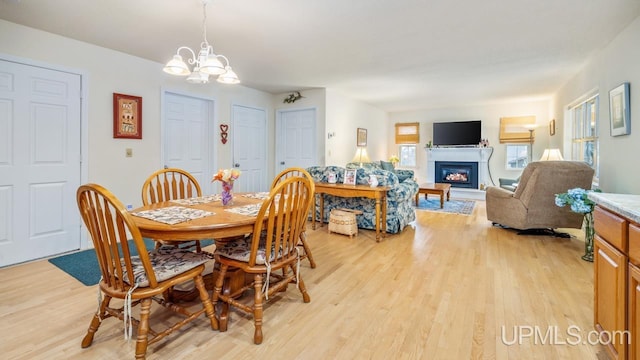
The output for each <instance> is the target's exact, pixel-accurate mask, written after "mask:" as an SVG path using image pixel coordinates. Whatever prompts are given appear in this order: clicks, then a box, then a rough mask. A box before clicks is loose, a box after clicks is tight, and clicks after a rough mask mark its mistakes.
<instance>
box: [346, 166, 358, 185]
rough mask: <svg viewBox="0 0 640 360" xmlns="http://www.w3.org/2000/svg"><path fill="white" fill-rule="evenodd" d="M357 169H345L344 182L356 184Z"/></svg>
mask: <svg viewBox="0 0 640 360" xmlns="http://www.w3.org/2000/svg"><path fill="white" fill-rule="evenodd" d="M356 171H357V169H346V170H345V171H344V184H345V185H355V184H356Z"/></svg>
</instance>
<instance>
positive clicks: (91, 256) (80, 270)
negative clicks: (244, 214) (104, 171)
mask: <svg viewBox="0 0 640 360" xmlns="http://www.w3.org/2000/svg"><path fill="white" fill-rule="evenodd" d="M144 243H145V245H146V246H147V249H153V248H154V247H155V242H154V241H153V240H151V239H144ZM211 244H213V241H211V240H204V241H201V242H200V245H201V246H203V247H204V246H208V245H211ZM129 249H131V253H132V255H138V252H137V250H136V247H135V245H134V244H133V240H129ZM49 262H50V263H52V264H53V265H55V266H57V267H58V268H60V270H62V271H64V272H66V273H67V274H69V275H71V276H73V277H74V278H75V279H76V280H78V281H80V282H81V283H83V284H84V285H86V286H92V285H95V284H97V283H98V282H99V281H100V268H99V266H98V259H97V258H96V252H95V250H94V249H87V250H82V251H78V252H75V253H72V254H67V255H61V256H58V257H54V258H51V259H49Z"/></svg>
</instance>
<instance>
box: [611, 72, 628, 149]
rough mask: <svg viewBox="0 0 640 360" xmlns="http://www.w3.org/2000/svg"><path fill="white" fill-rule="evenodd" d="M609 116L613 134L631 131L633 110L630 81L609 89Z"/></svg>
mask: <svg viewBox="0 0 640 360" xmlns="http://www.w3.org/2000/svg"><path fill="white" fill-rule="evenodd" d="M609 116H610V121H611V136H620V135H629V134H630V133H631V111H630V109H629V83H628V82H625V83H622V84H620V85H618V86H616V87H615V88H613V89H612V90H611V91H609Z"/></svg>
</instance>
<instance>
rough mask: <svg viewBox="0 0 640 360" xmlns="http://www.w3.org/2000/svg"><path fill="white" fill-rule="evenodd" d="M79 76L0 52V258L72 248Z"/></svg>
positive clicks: (76, 242)
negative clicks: (0, 55)
mask: <svg viewBox="0 0 640 360" xmlns="http://www.w3.org/2000/svg"><path fill="white" fill-rule="evenodd" d="M80 84H81V77H80V75H78V74H70V73H67V72H62V71H56V70H51V69H45V68H42V67H37V66H30V65H25V64H20V63H16V62H11V61H5V60H0V266H5V265H10V264H15V263H19V262H24V261H28V260H33V259H37V258H41V257H46V256H51V255H54V254H59V253H62V252H67V251H71V250H76V249H79V248H80V216H79V212H78V207H77V205H76V190H77V189H78V186H80V159H81V158H80V130H81V129H80V123H81V122H80V118H81V111H80V101H81V98H80V96H81V85H80Z"/></svg>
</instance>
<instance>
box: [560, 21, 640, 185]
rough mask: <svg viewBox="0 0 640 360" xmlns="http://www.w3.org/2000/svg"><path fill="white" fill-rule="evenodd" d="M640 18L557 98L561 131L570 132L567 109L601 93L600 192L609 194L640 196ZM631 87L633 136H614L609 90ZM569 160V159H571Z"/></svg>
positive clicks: (567, 141) (567, 136)
mask: <svg viewBox="0 0 640 360" xmlns="http://www.w3.org/2000/svg"><path fill="white" fill-rule="evenodd" d="M639 44H640V17H638V18H637V19H636V20H635V21H633V22H632V23H631V24H630V25H629V26H628V27H627V28H626V29H625V30H623V31H622V32H621V33H620V34H619V35H618V36H617V37H616V38H615V39H614V40H613V41H611V42H610V43H609V44H608V45H607V46H606V47H605V48H604V49H602V51H600V52H599V53H597V54H596V55H594V56H593V57H592V58H591V59H590V60H589V61H588V62H587V63H586V65H585V67H584V68H583V69H582V70H581V71H580V73H579V74H578V75H577V76H576V77H574V78H573V79H572V80H571V81H569V82H568V83H567V84H566V85H564V86H563V87H562V88H561V89H560V90H559V91H558V92H557V94H556V96H555V98H554V109H553V111H554V114H555V117H556V119H561V124H560V126H559V128H560V129H569V128H570V124H569V122H570V119H569V118H565V112H566V109H567V106H568V105H569V104H571V103H572V102H574V101H575V100H576V99H578V98H580V97H581V96H583V95H584V94H587V93H592V92H596V93H599V98H600V109H599V110H600V111H599V113H598V116H599V121H600V122H599V126H598V136H599V140H600V188H601V189H602V190H603V191H605V192H614V193H623V194H640V181H638V179H639V178H640V167H638V166H637V165H638V161H637V160H636V158H635V156H637V153H638V151H640V46H639ZM623 82H629V83H630V95H631V98H630V105H631V134H630V135H625V136H617V137H612V136H611V135H610V116H609V90H611V89H613V88H615V87H616V86H618V85H620V84H621V83H623ZM561 136H562V137H563V139H564V145H565V149H566V151H565V152H568V150H569V149H570V144H571V138H570V136H571V135H570V134H569V132H568V131H562V133H561ZM567 157H568V156H567Z"/></svg>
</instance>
